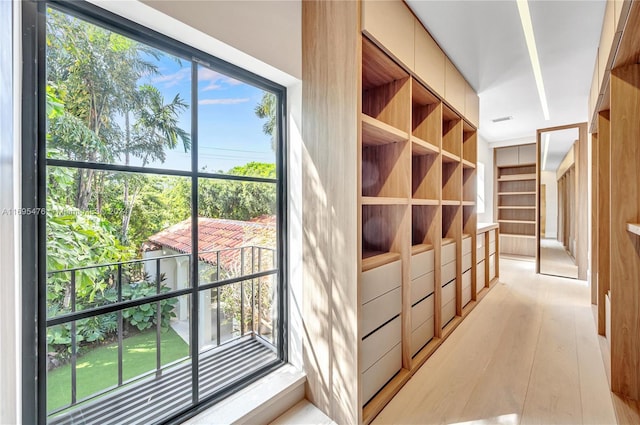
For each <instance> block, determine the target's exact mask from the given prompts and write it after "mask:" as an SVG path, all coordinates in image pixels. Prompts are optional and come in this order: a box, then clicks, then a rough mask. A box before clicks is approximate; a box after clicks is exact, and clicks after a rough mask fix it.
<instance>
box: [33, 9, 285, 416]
mask: <svg viewBox="0 0 640 425" xmlns="http://www.w3.org/2000/svg"><path fill="white" fill-rule="evenodd" d="M47 7H54V8H55V9H57V10H59V11H61V12H64V13H68V14H70V15H73V16H76V17H78V18H80V19H83V20H85V21H87V22H89V23H92V24H96V25H99V26H101V27H104V28H106V29H108V30H110V31H113V32H117V33H119V34H122V35H124V36H126V37H129V38H131V39H134V40H136V41H139V42H142V43H145V44H147V45H149V46H151V47H153V48H157V49H159V50H162V51H164V52H166V53H168V54H171V55H174V56H178V57H180V58H182V59H184V60H186V61H188V62H190V64H191V72H192V74H191V78H192V81H191V88H192V90H191V99H189V101H190V104H191V111H190V113H191V129H190V133H191V140H192V148H191V170H189V171H180V170H173V169H171V170H168V169H159V168H152V167H135V166H123V165H114V164H95V163H86V168H93V169H99V170H104V171H128V172H131V171H132V172H135V173H142V174H151V175H153V174H156V175H157V174H161V175H170V176H186V177H189V178H190V179H191V199H192V200H193V201H192V210H191V213H192V214H191V219H192V253H193V252H198V246H197V244H198V224H197V217H198V214H197V213H198V207H199V206H198V202H197V200H198V196H199V195H198V180H199V179H203V178H206V179H223V180H235V181H245V182H257V183H260V182H268V183H274V184H275V185H276V211H277V213H276V229H277V233H276V234H277V245H276V246H277V261H278V267H277V269H278V272H277V278H276V285H277V316H278V326H277V341H276V344H275V345H276V349H277V359H278V360H277V361H276V363H274V364H271V365H268V366H266V367H265V368H263V369H260V370H259V371H257V372H255V373H252V374H250V375H247V376H244V377H242V378H240V379H239V380H237V381H235V382H233V383H232V384H230V385H229V386H227V387H226V388H225V389H224V390H222V391H219V392H217V393H214V394H211V395H209V396H207V397H198V391H199V388H198V367H199V362H198V353H199V344H198V338H197V335H198V332H195V333H194V338H193V339H192V341H190V358H191V360H192V369H191V374H192V378H193V398H192V402H191V403H190V404H189V405H186V406H185V409H183V410H181V411H180V412H179V413H178V414H177V415H174V416H172V417H169V418H166V419H165V420H164V422H165V423H181V422H183V421H184V420H186V419H188V418H190V417H192V416H194V415H196V414H198V413H200V412H202V411H203V410H206V409H207V408H209V407H211V406H212V405H214V404H215V403H217V402H218V401H220V400H221V399H223V398H225V397H227V396H229V395H231V394H233V393H235V392H237V391H238V390H240V389H242V388H244V387H246V386H247V385H249V384H251V383H252V382H254V381H255V380H257V379H259V378H260V377H262V376H265V375H267V374H268V373H271V372H272V371H273V370H274V369H276V368H278V367H280V366H282V365H284V364H285V363H287V361H288V330H289V325H288V318H289V314H288V313H289V308H288V296H287V293H288V292H287V291H288V278H289V276H288V272H289V264H288V257H289V256H288V246H287V245H288V243H287V242H288V184H287V182H288V178H287V168H288V167H287V158H288V143H287V132H286V130H285V129H286V128H287V122H286V116H287V115H286V111H287V91H286V88H285V87H284V86H282V85H280V84H277V83H274V82H272V81H270V80H267V79H266V78H264V77H261V76H259V75H257V74H254V73H252V72H250V71H247V70H245V69H243V68H240V67H238V66H236V65H233V64H231V63H229V62H226V61H224V60H222V59H220V58H217V57H215V56H213V55H211V54H209V53H206V52H203V51H201V50H199V49H196V48H194V47H192V46H188V45H186V44H184V43H182V42H179V41H177V40H175V39H172V38H170V37H168V36H166V35H164V34H161V33H159V32H157V31H154V30H152V29H149V28H147V27H144V26H143V25H140V24H138V23H136V22H133V21H131V20H129V19H126V18H123V17H121V16H119V15H116V14H114V13H112V12H109V11H107V10H104V9H102V8H100V7H98V6H96V5H93V4H90V3H88V2H87V1H84V0H83V1H65V0H26V1H24V2H22V26H23V31H22V33H23V35H22V57H23V73H22V92H23V99H22V129H21V131H22V164H21V165H22V206H23V208H27V209H29V208H31V209H32V211H40V210H41V209H43V208H45V206H46V169H47V166H70V165H71V166H73V167H74V168H78V165H79V163H78V162H76V161H67V160H53V159H47V158H46V140H45V138H46V121H47V117H46V104H45V102H46V96H45V88H46V13H45V12H46V9H47ZM200 65H204V66H206V67H209V68H210V69H213V70H215V71H218V72H220V73H222V74H224V75H227V76H230V77H232V78H235V79H237V80H239V81H242V82H245V83H248V84H251V85H253V86H254V87H257V88H260V89H263V90H266V91H269V92H271V93H273V94H275V95H276V99H277V102H278V106H279V108H278V110H277V112H276V122H277V126H276V130H277V135H276V137H277V149H276V153H275V154H276V178H275V179H265V178H259V177H247V176H233V175H227V174H218V173H207V172H200V171H198V109H199V108H198V102H197V100H198V90H197V84H198V79H197V75H198V69H199V66H200ZM194 89H195V90H194ZM36 208H38V209H37V210H36ZM21 240H22V250H21V254H22V263H21V265H22V311H23V314H22V352H23V365H22V415H23V416H22V419H23V421H24V422H25V423H34V424H46V423H47V408H46V375H47V367H46V352H47V343H46V328H47V324H46V322H47V306H46V302H47V301H46V300H47V298H46V273H47V271H46V216H45V215H42V214H39V215H26V216H23V217H22V229H21ZM192 256H193V254H192ZM197 274H198V262H197V261H191V270H190V275H191V278H192V279H193V278H196V276H197ZM192 282H196V280H192ZM205 288H206V285H205ZM205 288H203V287H201V286H200V285H196V284H193V285H192V286H191V292H190V295H191V296H192V303H191V304H192V307H191V315H192V317H193V319H192V320H193V321H194V322H195V323H196V324H195V325H193V327H192V329H195V330H197V329H198V319H197V317H198V312H199V310H198V304H199V301H198V300H199V294H200V292H202V291H207V290H208V289H205ZM194 399H195V400H197V402H196V403H194V402H193V400H194Z"/></svg>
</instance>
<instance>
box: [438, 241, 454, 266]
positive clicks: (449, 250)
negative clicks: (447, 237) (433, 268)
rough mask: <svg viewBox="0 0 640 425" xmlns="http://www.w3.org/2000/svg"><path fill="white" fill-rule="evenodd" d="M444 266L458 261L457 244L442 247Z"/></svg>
mask: <svg viewBox="0 0 640 425" xmlns="http://www.w3.org/2000/svg"><path fill="white" fill-rule="evenodd" d="M441 260H442V264H447V263H451V262H452V261H455V260H456V243H455V242H453V243H450V244H447V245H445V246H443V247H442V259H441Z"/></svg>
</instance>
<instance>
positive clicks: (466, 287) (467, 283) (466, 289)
mask: <svg viewBox="0 0 640 425" xmlns="http://www.w3.org/2000/svg"><path fill="white" fill-rule="evenodd" d="M465 276H466V278H465ZM469 301H471V270H469V271H468V272H466V273H463V274H462V306H463V307H464V306H465V305H467V303H468V302H469Z"/></svg>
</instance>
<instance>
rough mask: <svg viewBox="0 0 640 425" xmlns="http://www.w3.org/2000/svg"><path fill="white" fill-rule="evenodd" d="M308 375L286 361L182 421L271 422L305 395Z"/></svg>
mask: <svg viewBox="0 0 640 425" xmlns="http://www.w3.org/2000/svg"><path fill="white" fill-rule="evenodd" d="M305 382H306V375H305V374H304V373H303V372H302V371H300V370H298V369H296V368H295V367H294V366H292V365H290V364H287V365H284V366H282V367H281V368H278V370H276V371H275V372H273V373H270V374H269V375H267V376H265V377H263V378H261V379H259V380H257V381H256V382H254V383H253V384H251V385H249V386H248V387H246V388H243V389H242V390H240V391H238V392H237V393H235V394H234V395H232V396H230V397H228V398H226V399H224V400H222V401H221V402H219V403H217V404H216V405H215V406H212V407H211V408H209V409H207V410H205V411H204V412H202V413H200V414H198V415H196V416H194V417H193V418H190V419H188V420H187V421H185V422H183V425H211V424H231V423H269V422H271V421H273V420H274V419H276V418H277V417H279V416H280V415H281V414H283V413H284V412H286V411H287V410H288V409H289V408H291V407H292V406H293V405H295V404H296V403H297V402H298V401H300V400H302V399H303V398H304V384H305Z"/></svg>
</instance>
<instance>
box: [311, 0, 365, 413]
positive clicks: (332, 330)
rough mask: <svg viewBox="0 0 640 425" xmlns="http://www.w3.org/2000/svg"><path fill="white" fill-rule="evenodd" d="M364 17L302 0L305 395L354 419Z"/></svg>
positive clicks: (356, 9)
mask: <svg viewBox="0 0 640 425" xmlns="http://www.w3.org/2000/svg"><path fill="white" fill-rule="evenodd" d="M359 18H360V6H359V3H358V2H324V1H305V2H303V3H302V22H303V25H302V28H303V35H302V45H303V52H305V54H304V55H303V64H302V73H303V95H302V99H303V110H302V140H303V143H304V146H303V158H302V161H303V167H302V169H303V203H302V205H303V211H302V223H303V234H304V239H303V256H302V258H303V267H304V279H305V280H304V297H303V300H302V310H303V312H302V318H303V326H304V330H305V333H304V335H303V338H304V341H303V361H304V367H305V372H306V374H307V386H306V398H307V399H309V400H310V401H311V402H312V403H313V404H314V405H316V406H317V407H318V408H320V410H322V411H323V412H324V413H325V414H327V415H328V416H329V417H331V418H332V419H333V420H334V421H336V422H337V423H351V424H357V423H360V421H361V408H360V406H361V402H360V399H359V398H360V397H359V389H358V385H359V379H358V378H359V377H358V370H359V367H358V362H359V359H358V341H359V337H360V336H359V334H358V308H357V307H358V289H357V288H358V286H359V285H358V284H357V282H358V279H359V269H360V265H359V261H358V259H359V258H360V249H361V248H360V246H361V244H360V240H359V238H358V234H359V226H360V223H359V220H358V217H359V216H360V211H359V205H358V195H359V191H360V189H359V187H360V182H359V175H360V168H359V167H358V166H356V164H359V155H360V151H359V143H358V142H357V141H358V140H359V135H358V131H359V130H358V122H359V121H358V118H359V111H360V104H359V102H360V100H359V99H360V93H359V88H358V87H359V81H360V75H361V72H360V62H361V61H360V55H361V52H360V49H361V41H360V29H359V27H358V22H359V21H360V19H359Z"/></svg>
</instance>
